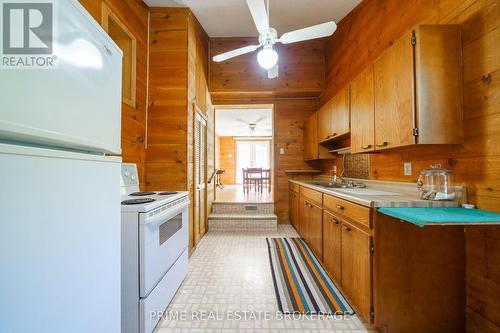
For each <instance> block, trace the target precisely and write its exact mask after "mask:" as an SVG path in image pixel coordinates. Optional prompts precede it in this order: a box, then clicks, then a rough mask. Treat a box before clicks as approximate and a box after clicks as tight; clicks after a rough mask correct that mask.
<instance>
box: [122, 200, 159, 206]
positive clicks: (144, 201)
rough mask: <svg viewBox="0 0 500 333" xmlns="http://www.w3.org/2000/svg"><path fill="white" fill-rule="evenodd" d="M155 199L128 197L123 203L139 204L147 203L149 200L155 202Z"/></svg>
mask: <svg viewBox="0 0 500 333" xmlns="http://www.w3.org/2000/svg"><path fill="white" fill-rule="evenodd" d="M153 201H155V199H152V198H141V199H128V200H124V201H122V205H139V204H145V203H148V202H153Z"/></svg>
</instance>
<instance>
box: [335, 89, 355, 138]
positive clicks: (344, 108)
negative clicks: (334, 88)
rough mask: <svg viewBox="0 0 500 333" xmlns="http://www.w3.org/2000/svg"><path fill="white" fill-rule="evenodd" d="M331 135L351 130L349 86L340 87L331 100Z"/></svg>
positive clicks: (338, 135)
mask: <svg viewBox="0 0 500 333" xmlns="http://www.w3.org/2000/svg"><path fill="white" fill-rule="evenodd" d="M331 103H332V118H331V135H332V138H337V137H340V136H343V135H346V134H348V133H349V132H350V131H351V118H350V110H349V87H348V86H347V87H345V88H344V89H342V90H341V91H340V92H339V93H338V94H337V95H335V97H333V99H332V101H331Z"/></svg>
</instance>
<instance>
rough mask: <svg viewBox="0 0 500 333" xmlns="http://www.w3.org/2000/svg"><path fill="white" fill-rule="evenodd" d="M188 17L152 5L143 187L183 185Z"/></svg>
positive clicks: (185, 182) (186, 13)
mask: <svg viewBox="0 0 500 333" xmlns="http://www.w3.org/2000/svg"><path fill="white" fill-rule="evenodd" d="M188 17H189V11H188V10H187V9H181V8H179V9H172V8H166V9H163V8H162V9H160V8H151V19H150V20H151V22H150V73H149V113H148V147H147V151H146V184H147V189H148V190H161V189H170V190H187V189H188V170H187V168H188V88H187V84H188ZM191 127H192V126H191Z"/></svg>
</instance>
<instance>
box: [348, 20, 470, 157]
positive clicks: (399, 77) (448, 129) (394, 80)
mask: <svg viewBox="0 0 500 333" xmlns="http://www.w3.org/2000/svg"><path fill="white" fill-rule="evenodd" d="M461 45H462V44H461V32H460V26H458V25H420V26H417V27H416V28H415V29H413V31H411V32H409V33H407V34H405V35H404V36H403V37H402V38H401V39H399V40H398V41H397V42H396V43H395V44H394V45H393V46H392V47H391V48H389V49H388V50H387V51H386V52H385V53H384V54H383V55H382V56H381V57H380V58H379V59H378V60H377V61H376V62H375V64H374V112H375V122H374V126H375V149H376V150H381V149H387V148H394V147H401V146H409V145H413V144H460V143H463V129H462V127H463V112H462V52H461ZM355 83H356V82H355ZM357 84H359V83H357ZM366 95H369V93H366ZM360 112H361V109H358V110H355V111H354V114H356V115H357V114H359V113H360ZM353 121H354V120H353ZM355 126H359V124H358V123H355ZM354 133H355V134H354V141H355V142H356V143H357V144H358V145H359V142H360V140H362V139H360V138H359V130H358V129H356V130H354ZM359 149H360V148H359V147H355V151H359ZM361 149H362V147H361Z"/></svg>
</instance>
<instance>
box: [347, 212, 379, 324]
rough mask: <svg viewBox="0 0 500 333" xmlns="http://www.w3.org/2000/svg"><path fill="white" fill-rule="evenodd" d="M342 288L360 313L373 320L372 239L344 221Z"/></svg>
mask: <svg viewBox="0 0 500 333" xmlns="http://www.w3.org/2000/svg"><path fill="white" fill-rule="evenodd" d="M341 237H342V249H341V252H342V262H341V265H342V270H341V271H342V278H341V279H342V288H343V290H344V291H345V293H346V294H347V296H348V297H349V299H350V300H351V301H352V302H353V303H354V304H355V306H356V308H357V310H358V313H360V314H361V315H362V316H363V317H364V318H365V319H367V320H370V319H371V306H372V297H371V295H372V251H371V246H372V239H371V236H370V235H369V234H368V233H366V232H364V231H362V230H361V229H358V228H357V227H355V226H354V225H353V224H351V223H349V222H346V221H342V236H341Z"/></svg>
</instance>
